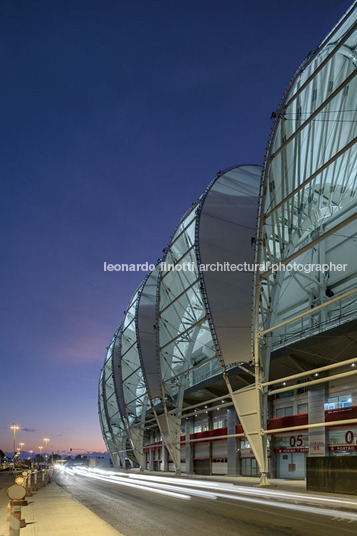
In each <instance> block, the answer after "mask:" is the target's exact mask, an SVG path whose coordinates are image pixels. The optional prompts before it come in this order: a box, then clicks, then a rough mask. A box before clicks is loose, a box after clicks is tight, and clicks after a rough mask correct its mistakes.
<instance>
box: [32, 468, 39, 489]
mask: <svg viewBox="0 0 357 536" xmlns="http://www.w3.org/2000/svg"><path fill="white" fill-rule="evenodd" d="M32 491H38V487H37V469H34V471H33V488H32Z"/></svg>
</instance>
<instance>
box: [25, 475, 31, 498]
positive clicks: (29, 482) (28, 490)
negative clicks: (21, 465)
mask: <svg viewBox="0 0 357 536" xmlns="http://www.w3.org/2000/svg"><path fill="white" fill-rule="evenodd" d="M25 497H32V493H31V470H30V471H27V486H26V495H25Z"/></svg>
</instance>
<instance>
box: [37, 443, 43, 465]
mask: <svg viewBox="0 0 357 536" xmlns="http://www.w3.org/2000/svg"><path fill="white" fill-rule="evenodd" d="M42 449H43V447H42V446H40V447H38V450H39V451H40V458H41V453H42ZM40 461H41V459H39V462H40Z"/></svg>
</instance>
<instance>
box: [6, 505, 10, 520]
mask: <svg viewBox="0 0 357 536" xmlns="http://www.w3.org/2000/svg"><path fill="white" fill-rule="evenodd" d="M10 515H11V504H10V501H9V502H8V503H7V510H6V523H10Z"/></svg>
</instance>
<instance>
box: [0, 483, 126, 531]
mask: <svg viewBox="0 0 357 536" xmlns="http://www.w3.org/2000/svg"><path fill="white" fill-rule="evenodd" d="M9 476H10V475H9ZM5 480H6V479H5ZM4 483H5V484H8V483H9V485H11V484H13V478H12V479H11V482H6V481H5V482H3V479H1V480H0V485H1V486H2V490H1V492H2V495H4V491H5V492H6V489H5V488H4V487H3V484H4ZM2 498H3V500H2V501H1V506H0V536H8V523H7V522H6V509H7V506H6V504H5V503H4V497H2ZM27 501H28V505H27V506H23V507H22V509H21V515H22V518H23V519H25V521H26V527H24V528H22V529H20V536H42V535H46V536H67V535H68V536H72V535H75V536H122V535H121V534H120V532H118V531H117V530H115V529H113V528H112V527H111V526H110V525H108V523H106V522H105V521H104V520H103V519H101V518H100V517H98V516H97V515H96V514H94V513H93V512H92V511H91V510H89V508H86V507H85V506H83V505H82V504H81V503H80V502H78V501H76V500H75V499H73V498H72V497H71V495H70V494H69V493H67V491H65V490H64V489H63V488H61V487H60V486H59V485H58V484H56V483H55V482H52V483H51V484H47V485H46V486H45V487H43V488H39V490H38V491H36V492H33V495H32V497H28V498H27Z"/></svg>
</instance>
